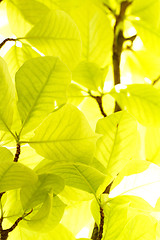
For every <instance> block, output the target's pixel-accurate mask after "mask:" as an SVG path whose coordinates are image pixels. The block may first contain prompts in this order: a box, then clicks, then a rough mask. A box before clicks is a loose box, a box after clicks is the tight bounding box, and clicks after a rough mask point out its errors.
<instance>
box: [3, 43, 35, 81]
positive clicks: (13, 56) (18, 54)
mask: <svg viewBox="0 0 160 240" xmlns="http://www.w3.org/2000/svg"><path fill="white" fill-rule="evenodd" d="M34 57H39V54H38V53H37V52H36V51H34V50H33V49H32V48H31V47H30V46H29V45H28V44H22V47H18V46H16V44H15V45H14V46H12V47H11V48H10V49H9V51H8V52H7V53H6V55H5V57H4V59H5V61H6V62H7V64H8V68H9V72H10V74H11V77H12V79H14V77H15V73H16V72H17V71H18V69H19V68H20V67H21V66H22V64H23V63H24V62H25V61H27V60H29V59H30V58H34Z"/></svg>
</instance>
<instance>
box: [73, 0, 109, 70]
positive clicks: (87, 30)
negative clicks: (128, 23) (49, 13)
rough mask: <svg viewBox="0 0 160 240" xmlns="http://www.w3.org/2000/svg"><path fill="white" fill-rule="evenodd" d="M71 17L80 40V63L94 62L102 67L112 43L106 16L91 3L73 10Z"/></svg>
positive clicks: (107, 57) (106, 60)
mask: <svg viewBox="0 0 160 240" xmlns="http://www.w3.org/2000/svg"><path fill="white" fill-rule="evenodd" d="M82 13H83V14H82ZM71 16H72V17H73V19H74V20H75V22H76V24H77V26H78V28H79V30H80V34H81V38H82V57H81V59H82V61H88V62H94V63H96V64H97V65H99V66H103V67H104V66H105V65H106V63H107V62H108V59H109V57H110V54H111V48H112V43H113V30H112V28H111V24H110V22H109V20H108V18H107V16H106V15H105V14H104V12H103V11H101V10H100V9H98V8H97V7H95V6H94V5H93V4H91V3H90V4H88V5H86V6H81V7H79V8H77V9H74V11H72V13H71Z"/></svg>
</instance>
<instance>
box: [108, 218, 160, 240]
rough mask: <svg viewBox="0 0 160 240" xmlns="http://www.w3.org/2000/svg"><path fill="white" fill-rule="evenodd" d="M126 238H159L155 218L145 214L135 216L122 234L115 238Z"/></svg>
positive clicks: (134, 239)
mask: <svg viewBox="0 0 160 240" xmlns="http://www.w3.org/2000/svg"><path fill="white" fill-rule="evenodd" d="M133 229H134V231H133ZM126 239H127V240H150V239H154V240H155V239H157V238H156V221H155V219H154V218H153V217H151V216H145V215H138V216H136V217H134V218H133V219H132V220H131V221H129V222H128V224H127V225H126V226H125V228H124V230H123V232H122V233H121V235H120V236H119V237H118V238H115V240H126ZM105 240H106V239H105ZM113 240H114V239H113Z"/></svg>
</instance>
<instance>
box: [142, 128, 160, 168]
mask: <svg viewBox="0 0 160 240" xmlns="http://www.w3.org/2000/svg"><path fill="white" fill-rule="evenodd" d="M159 137H160V128H154V127H151V128H147V129H146V135H145V156H146V159H147V160H148V161H150V162H153V163H155V164H157V165H159V166H160V142H159Z"/></svg>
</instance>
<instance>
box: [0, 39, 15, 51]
mask: <svg viewBox="0 0 160 240" xmlns="http://www.w3.org/2000/svg"><path fill="white" fill-rule="evenodd" d="M9 41H15V42H16V41H17V39H16V38H6V39H4V40H3V42H1V43H0V49H1V48H2V47H3V45H4V44H5V43H6V42H9Z"/></svg>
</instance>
